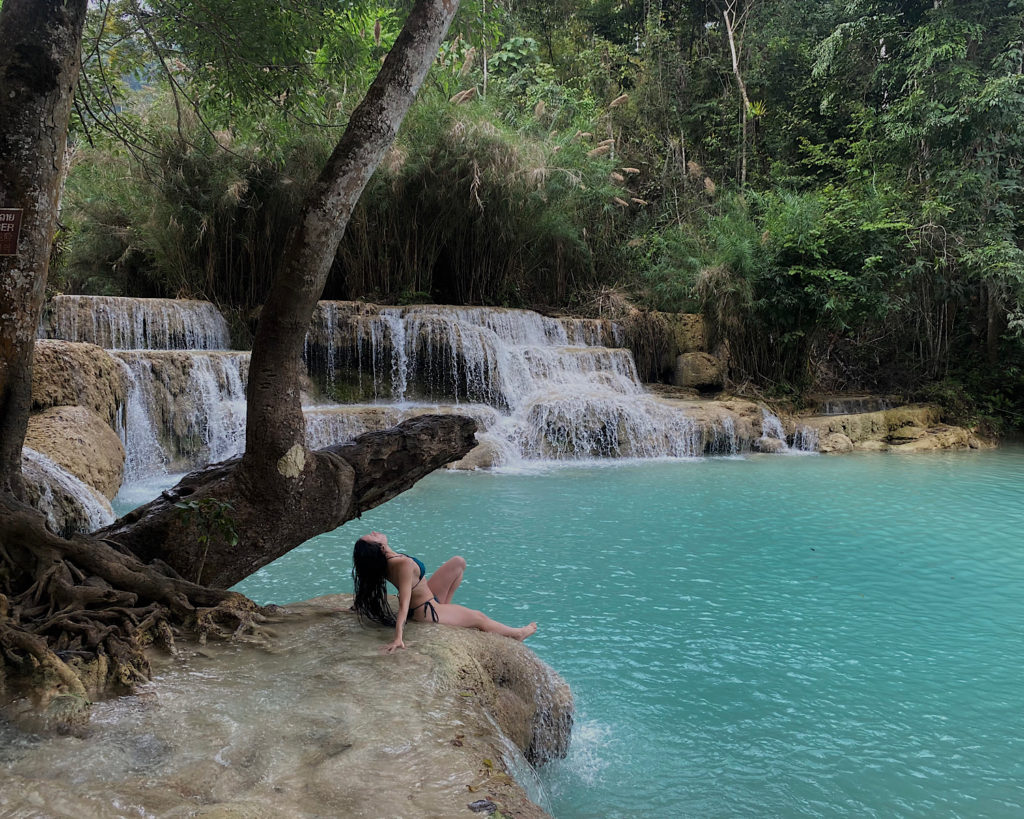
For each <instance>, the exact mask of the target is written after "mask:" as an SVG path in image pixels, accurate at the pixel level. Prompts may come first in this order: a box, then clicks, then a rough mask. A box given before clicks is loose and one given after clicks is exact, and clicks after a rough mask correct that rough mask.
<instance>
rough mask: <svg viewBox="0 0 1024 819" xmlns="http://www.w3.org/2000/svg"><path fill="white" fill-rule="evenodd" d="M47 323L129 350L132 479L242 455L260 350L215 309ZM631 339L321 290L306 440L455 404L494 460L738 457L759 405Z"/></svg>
mask: <svg viewBox="0 0 1024 819" xmlns="http://www.w3.org/2000/svg"><path fill="white" fill-rule="evenodd" d="M41 333H46V334H49V335H55V336H59V337H62V338H65V339H67V340H77V341H91V342H93V343H99V344H101V345H103V346H105V347H107V348H108V349H110V350H111V354H112V355H113V356H114V357H115V359H116V360H117V361H118V362H119V364H120V366H121V369H122V372H123V374H124V380H125V384H126V387H127V390H126V401H125V405H124V406H123V407H122V408H121V411H120V413H119V416H118V419H117V431H118V434H119V435H120V437H121V440H122V441H123V442H124V445H125V449H126V452H127V456H126V464H125V483H126V485H131V484H135V485H138V484H140V483H142V482H144V481H146V480H147V479H150V478H159V477H160V476H166V475H168V474H172V473H176V472H181V471H185V470H189V469H194V468H198V467H201V466H203V465H205V464H207V463H211V462H215V461H221V460H225V459H228V458H231V457H234V456H236V455H238V454H240V453H241V452H242V451H243V448H244V443H245V409H246V407H245V385H246V379H247V377H248V367H249V354H248V353H245V352H237V351H229V350H224V349H217V348H223V347H225V346H226V345H227V343H228V334H227V323H226V321H225V320H224V318H223V317H222V316H221V315H220V313H219V312H218V311H217V309H216V308H215V307H214V306H213V305H211V304H208V303H205V302H189V301H176V300H167V299H122V298H108V297H86V296H61V297H57V298H56V299H55V300H54V302H53V304H52V305H51V306H50V307H49V308H48V310H47V319H46V321H44V322H43V324H42V326H41ZM622 339H623V334H622V330H621V328H620V327H619V326H618V325H616V324H614V323H613V322H610V321H607V320H596V319H580V318H551V317H546V316H542V315H540V314H538V313H535V312H531V311H527V310H513V309H502V308H492V307H438V306H432V305H426V306H424V305H417V306H407V307H397V306H396V307H377V306H375V305H371V304H364V303H357V302H332V301H325V302H320V303H319V304H318V305H317V308H316V311H315V312H314V316H313V319H312V321H311V323H310V328H309V331H308V333H307V336H306V340H305V344H304V348H303V357H304V358H305V361H306V363H307V367H308V370H309V374H310V377H311V380H312V381H313V382H314V383H315V385H316V387H317V388H318V389H319V391H320V393H321V395H319V396H318V395H314V396H313V397H312V398H313V400H315V401H317V403H315V404H312V405H310V406H304V407H303V412H304V414H305V416H306V440H307V444H308V445H309V446H310V447H313V448H321V447H325V446H329V445H331V444H335V443H341V442H344V441H347V440H351V439H352V438H355V437H357V436H358V435H361V434H363V433H364V432H369V431H376V430H383V429H387V428H390V427H393V426H395V425H396V424H399V423H401V422H402V421H405V420H407V419H409V418H412V417H415V416H418V415H423V414H426V413H459V414H462V415H468V416H470V417H472V418H474V419H475V420H476V421H477V426H478V440H479V442H480V443H481V444H482V446H481V448H480V449H479V450H477V452H476V454H475V455H474V456H473V458H472V459H471V461H470V463H479V464H484V465H487V464H496V465H511V466H514V465H516V464H519V463H520V462H522V461H533V460H573V459H589V458H623V457H627V458H656V457H685V458H695V457H701V456H703V455H727V456H728V455H737V454H739V453H741V452H743V451H745V450H746V449H749V448H750V447H751V441H752V439H753V438H754V437H755V436H756V434H757V433H756V432H754V431H753V429H755V428H756V423H757V422H756V421H755V418H756V416H757V414H758V412H759V410H758V408H757V407H756V406H755V405H753V404H752V403H750V402H747V404H746V407H747V408H746V409H744V408H742V407H737V406H736V405H726V406H725V407H719V408H717V409H707V408H700V407H698V406H696V404H695V402H694V401H692V400H684V399H678V398H672V397H671V396H668V395H666V396H665V397H661V396H659V395H655V394H652V393H651V392H649V391H648V389H647V388H646V387H645V386H644V385H643V384H641V382H640V380H639V378H638V375H637V369H636V365H635V363H634V360H633V356H632V354H631V353H630V352H629V350H627V349H624V348H623V347H622V346H621V344H622ZM186 345H188V346H189V347H190V349H179V348H181V347H184V346H186ZM739 403H743V402H742V401H741V402H739ZM738 413H739V414H738ZM743 413H746V414H743ZM760 431H761V436H762V437H761V438H760V439H759V441H760V443H761V444H762V446H757V445H756V444H755V446H757V448H760V449H762V451H780V450H785V451H793V450H790V449H789V447H787V445H786V436H785V432H784V430H783V427H782V422H781V421H780V420H779V418H778V417H777V416H776V415H774V414H772V413H771V412H769V411H768V410H766V409H765V410H761V411H760ZM793 446H794V448H795V450H803V451H813V450H814V449H815V448H816V442H815V441H814V440H813V431H812V430H810V429H807V430H798V431H797V435H796V437H795V439H794V444H793Z"/></svg>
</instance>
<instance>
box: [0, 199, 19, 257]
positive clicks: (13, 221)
mask: <svg viewBox="0 0 1024 819" xmlns="http://www.w3.org/2000/svg"><path fill="white" fill-rule="evenodd" d="M21 213H22V211H21V208H0V256H17V255H18V236H19V234H20V233H21Z"/></svg>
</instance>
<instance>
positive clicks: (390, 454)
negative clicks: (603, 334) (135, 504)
mask: <svg viewBox="0 0 1024 819" xmlns="http://www.w3.org/2000/svg"><path fill="white" fill-rule="evenodd" d="M475 429H476V424H475V423H474V422H473V421H472V420H471V419H469V418H465V417H462V416H458V415H433V416H422V417H419V418H413V419H412V420H409V421H406V422H405V423H403V424H400V425H399V426H397V427H394V428H393V429H389V430H385V431H384V432H371V433H368V434H366V435H362V436H360V437H359V438H357V439H356V440H355V441H353V442H351V443H347V444H337V445H335V446H331V447H327V448H326V449H321V450H318V451H316V452H308V451H307V452H306V454H305V456H304V457H305V458H306V459H307V464H306V468H305V470H304V473H305V474H304V475H303V482H302V489H301V491H294V490H293V491H290V492H288V493H286V494H276V493H275V492H274V491H273V489H271V488H268V487H267V486H265V485H263V484H258V483H254V482H253V481H252V480H251V478H250V474H249V473H248V472H246V470H245V469H244V468H241V469H240V468H239V459H237V458H236V459H234V460H231V461H227V462H225V463H223V464H216V465H214V466H211V467H209V468H207V469H205V470H201V471H199V472H195V473H193V474H191V475H187V476H186V477H185V478H183V479H182V480H181V482H180V483H178V485H177V486H175V487H174V488H173V489H170V490H168V491H166V492H164V493H163V494H162V495H161V496H160V497H159V498H157V499H155V500H153V501H151V502H150V503H148V504H146V505H145V506H142V507H140V508H138V509H136V510H135V511H133V512H131V513H130V514H129V515H126V516H125V517H124V518H122V519H121V520H119V521H116V522H115V523H113V524H112V525H111V526H109V527H107V528H106V529H104V530H101V531H99V532H97V533H96V536H97V537H101V538H104V539H105V540H107V541H109V542H112V543H116V544H117V545H118V546H119V547H120V548H122V549H127V550H129V551H130V552H131V553H133V554H134V555H135V556H137V557H138V558H140V559H141V560H144V561H147V562H148V561H152V560H159V561H161V563H163V564H166V565H168V566H170V567H171V568H172V569H174V570H175V572H176V573H178V574H180V575H181V576H182V577H184V578H186V579H187V580H190V581H192V582H195V583H199V582H202V583H204V584H206V585H208V586H214V587H217V588H227V587H228V586H232V585H234V584H235V583H237V582H239V581H240V580H242V579H244V578H246V577H248V576H249V575H250V574H252V573H253V572H255V571H257V570H258V569H260V568H262V567H263V566H266V565H267V564H268V563H271V562H273V561H274V560H277V558H279V557H281V555H284V554H287V553H288V552H290V551H291V550H292V549H294V548H295V547H296V546H298V545H299V544H301V543H303V542H304V541H306V540H309V538H311V537H313V536H315V535H318V534H320V533H322V532H329V531H331V530H333V529H337V528H338V527H339V526H341V525H342V524H343V523H345V522H346V521H349V520H352V519H353V518H356V517H359V516H360V515H361V514H362V513H363V512H366V511H369V510H370V509H373V508H374V507H376V506H379V505H380V504H382V503H384V502H386V501H389V500H391V499H392V498H393V497H395V496H396V495H398V494H400V493H402V492H404V491H405V490H406V489H408V488H409V487H411V486H412V485H413V484H414V483H416V482H417V481H418V480H420V478H422V477H424V476H425V475H428V474H430V473H431V472H433V471H434V470H435V469H437V468H438V467H441V466H443V465H444V464H446V463H448V462H449V461H452V460H454V459H456V458H460V457H462V456H463V455H465V454H466V453H467V452H469V450H470V449H472V448H473V446H474V445H475V443H476V441H475V438H474V431H475ZM202 499H209V500H211V501H214V502H215V503H216V504H223V503H230V504H231V508H230V509H225V515H224V520H225V522H226V523H227V524H229V526H230V529H231V530H232V531H233V534H234V535H235V536H236V537H237V540H238V542H237V545H236V544H233V543H232V542H231V540H232V538H231V537H228V536H227V533H226V532H225V531H224V528H223V527H219V526H218V525H217V523H216V521H215V520H214V519H213V516H212V515H210V516H207V517H206V518H205V523H204V517H203V513H202V510H201V509H200V510H199V514H198V520H197V519H196V517H197V516H196V515H195V514H192V515H189V514H187V513H186V512H185V510H183V509H182V508H181V507H180V506H177V505H176V504H181V503H182V502H188V501H193V502H195V501H201V500H202ZM211 508H212V509H216V506H214V507H211ZM204 535H205V536H206V539H205V540H200V538H202V537H203V536H204ZM283 602H287V601H283Z"/></svg>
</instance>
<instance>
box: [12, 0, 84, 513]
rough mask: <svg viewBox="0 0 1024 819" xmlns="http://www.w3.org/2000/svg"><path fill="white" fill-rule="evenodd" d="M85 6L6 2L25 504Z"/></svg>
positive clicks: (17, 389)
mask: <svg viewBox="0 0 1024 819" xmlns="http://www.w3.org/2000/svg"><path fill="white" fill-rule="evenodd" d="M87 6H88V0H66V1H65V0H4V2H3V6H2V7H0V208H4V209H11V210H18V211H21V213H20V214H19V216H20V219H21V240H20V242H19V243H18V245H17V248H16V255H5V256H0V493H5V492H6V493H10V494H12V495H13V496H15V497H16V498H19V499H23V498H24V486H23V483H22V477H21V448H22V445H23V443H24V441H25V430H26V429H27V426H28V412H29V407H30V405H31V389H32V352H33V350H34V348H35V337H36V330H37V328H38V326H39V313H40V310H41V309H42V305H43V296H44V293H45V290H46V276H47V272H48V269H49V264H50V247H51V245H52V244H53V233H54V230H55V229H56V226H57V206H58V204H59V203H58V199H59V197H60V181H61V178H62V170H63V167H64V159H65V155H66V153H67V152H66V145H67V131H68V119H69V117H70V115H71V104H72V100H73V94H74V87H75V79H76V78H77V76H78V64H79V52H80V50H81V41H82V27H83V25H84V24H85V12H86V7H87Z"/></svg>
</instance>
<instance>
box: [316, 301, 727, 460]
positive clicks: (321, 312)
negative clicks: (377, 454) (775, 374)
mask: <svg viewBox="0 0 1024 819" xmlns="http://www.w3.org/2000/svg"><path fill="white" fill-rule="evenodd" d="M618 332H619V331H618V329H617V328H616V327H615V326H614V325H612V324H611V323H610V322H604V321H592V320H585V319H567V320H561V319H553V318H546V317H544V316H541V315H539V314H537V313H533V312H529V311H525V310H503V309H496V308H471V307H444V308H437V307H423V306H418V307H405V308H401V307H385V308H382V309H381V310H380V311H379V312H375V313H374V312H369V311H361V310H360V309H359V308H358V307H357V306H354V305H352V304H350V303H336V302H321V303H320V305H319V307H318V311H317V314H316V316H315V317H314V324H313V326H312V327H311V330H310V334H309V337H308V338H307V343H306V357H307V362H308V363H309V365H310V369H311V371H312V372H313V374H314V376H315V377H317V378H318V380H319V381H320V383H321V384H322V385H323V386H324V388H325V389H326V390H327V391H328V393H331V392H334V393H335V394H338V393H340V392H342V391H344V392H345V394H346V396H348V397H351V396H352V395H353V394H354V395H356V396H359V397H362V398H363V399H364V400H365V399H370V400H375V401H376V400H380V399H381V398H383V397H385V396H386V397H388V398H389V399H390V400H391V401H393V402H396V403H398V404H403V405H408V404H410V403H411V402H414V401H417V400H419V401H429V402H437V401H441V400H444V401H454V402H455V404H456V405H458V406H460V407H466V406H467V402H468V403H469V405H470V406H472V405H474V404H486V405H489V406H491V407H497V408H498V409H499V410H500V411H501V415H500V417H499V418H498V420H497V422H496V423H493V424H491V425H490V426H489V427H488V429H487V431H486V432H484V433H483V434H482V435H481V439H482V440H489V441H490V442H491V443H492V445H493V446H494V447H495V449H496V450H497V452H498V453H500V458H501V459H502V460H506V461H507V460H509V459H511V460H515V459H519V458H527V459H535V458H543V459H550V458H554V459H563V458H581V457H582V458H586V457H657V456H677V457H678V456H683V457H693V456H697V455H701V454H703V452H704V450H705V446H704V443H703V440H702V437H703V436H702V434H701V432H700V430H699V429H698V428H697V426H696V425H695V424H694V423H693V421H692V420H691V419H690V418H689V417H688V416H687V415H686V413H685V412H683V411H681V410H680V409H678V408H676V407H672V406H668V405H665V404H661V403H659V402H657V401H655V400H654V399H652V398H651V397H650V396H648V395H647V394H646V393H645V392H644V389H643V386H642V385H641V383H640V381H639V379H638V377H637V373H636V366H635V364H634V362H633V357H632V355H631V354H630V353H629V351H627V350H623V349H618V348H611V347H607V346H604V345H605V344H606V343H607V342H609V341H611V342H612V343H616V341H617V339H618V338H619V336H618ZM346 378H347V381H345V383H344V384H342V382H343V380H344V379H346ZM345 421H346V422H347V423H349V427H348V429H347V430H346V431H349V432H350V431H351V418H350V417H349V418H346V419H345ZM338 431H339V433H340V432H341V430H340V429H339V430H338ZM727 434H729V433H727ZM732 437H734V433H733V434H732ZM734 448H735V447H734V446H731V447H730V451H732V450H733V449H734Z"/></svg>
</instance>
